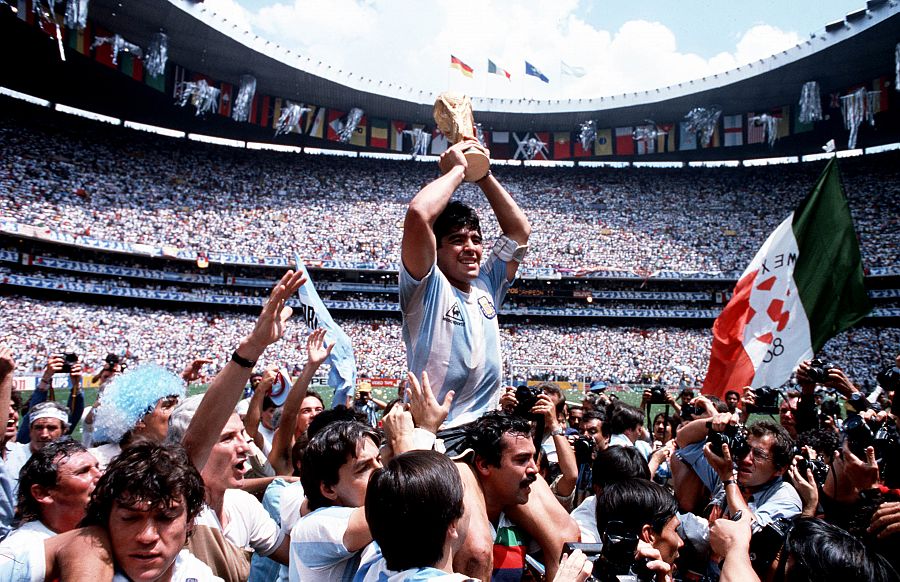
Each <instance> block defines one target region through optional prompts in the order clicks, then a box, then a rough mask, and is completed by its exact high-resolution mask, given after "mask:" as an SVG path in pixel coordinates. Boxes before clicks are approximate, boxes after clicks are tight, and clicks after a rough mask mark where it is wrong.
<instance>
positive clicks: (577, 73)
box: [559, 61, 585, 77]
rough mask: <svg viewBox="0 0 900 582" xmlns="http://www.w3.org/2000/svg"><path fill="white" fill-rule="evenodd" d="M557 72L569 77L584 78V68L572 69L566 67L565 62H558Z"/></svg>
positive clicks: (571, 67) (568, 66) (569, 66)
mask: <svg viewBox="0 0 900 582" xmlns="http://www.w3.org/2000/svg"><path fill="white" fill-rule="evenodd" d="M559 72H560V73H561V74H563V75H569V76H570V77H584V75H585V70H584V67H573V66H571V65H567V64H566V63H565V61H559Z"/></svg>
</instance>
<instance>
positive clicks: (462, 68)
mask: <svg viewBox="0 0 900 582" xmlns="http://www.w3.org/2000/svg"><path fill="white" fill-rule="evenodd" d="M450 68H451V69H456V70H458V71H459V72H460V73H462V74H463V75H465V76H466V77H469V78H471V77H472V75H473V74H474V73H475V69H473V68H472V67H470V66H469V65H467V64H465V63H464V62H462V61H461V60H459V59H458V58H456V57H454V56H453V55H450Z"/></svg>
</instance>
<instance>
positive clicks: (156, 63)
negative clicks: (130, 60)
mask: <svg viewBox="0 0 900 582" xmlns="http://www.w3.org/2000/svg"><path fill="white" fill-rule="evenodd" d="M168 60H169V37H168V35H166V33H165V32H157V33H156V34H154V35H153V40H151V41H150V48H149V49H147V58H146V59H145V60H144V68H145V69H147V74H148V75H150V76H152V77H161V76H163V75H165V74H166V63H167V62H168Z"/></svg>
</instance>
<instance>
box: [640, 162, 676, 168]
mask: <svg viewBox="0 0 900 582" xmlns="http://www.w3.org/2000/svg"><path fill="white" fill-rule="evenodd" d="M632 165H633V166H634V167H635V168H683V167H684V162H675V161H666V162H634V163H633V164H632Z"/></svg>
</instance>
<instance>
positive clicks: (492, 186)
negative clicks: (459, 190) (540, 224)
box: [476, 172, 531, 281]
mask: <svg viewBox="0 0 900 582" xmlns="http://www.w3.org/2000/svg"><path fill="white" fill-rule="evenodd" d="M476 184H478V186H479V187H480V188H481V191H482V192H484V195H485V197H487V199H488V202H489V203H490V205H491V209H492V210H493V211H494V216H496V217H497V223H498V224H499V225H500V230H502V231H503V234H505V235H506V236H507V237H509V238H510V239H512V240H514V241H516V242H517V243H518V244H519V246H522V245H526V244H528V237H529V236H531V224H530V223H529V222H528V219H527V218H526V217H525V213H524V212H522V209H521V208H519V205H518V204H516V201H515V200H513V197H512V196H510V195H509V192H507V191H506V188H504V187H503V185H502V184H500V182H499V181H498V180H497V178H495V177H494V175H493V174H491V173H490V172H488V175H487V176H485V177H484V178H482V179H481V180H479V181H478V182H476ZM518 268H519V263H518V262H517V261H516V260H515V259H513V260H512V261H510V262H509V264H508V265H507V266H506V278H507V280H509V281H512V280H513V279H515V277H516V271H517V270H518Z"/></svg>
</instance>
